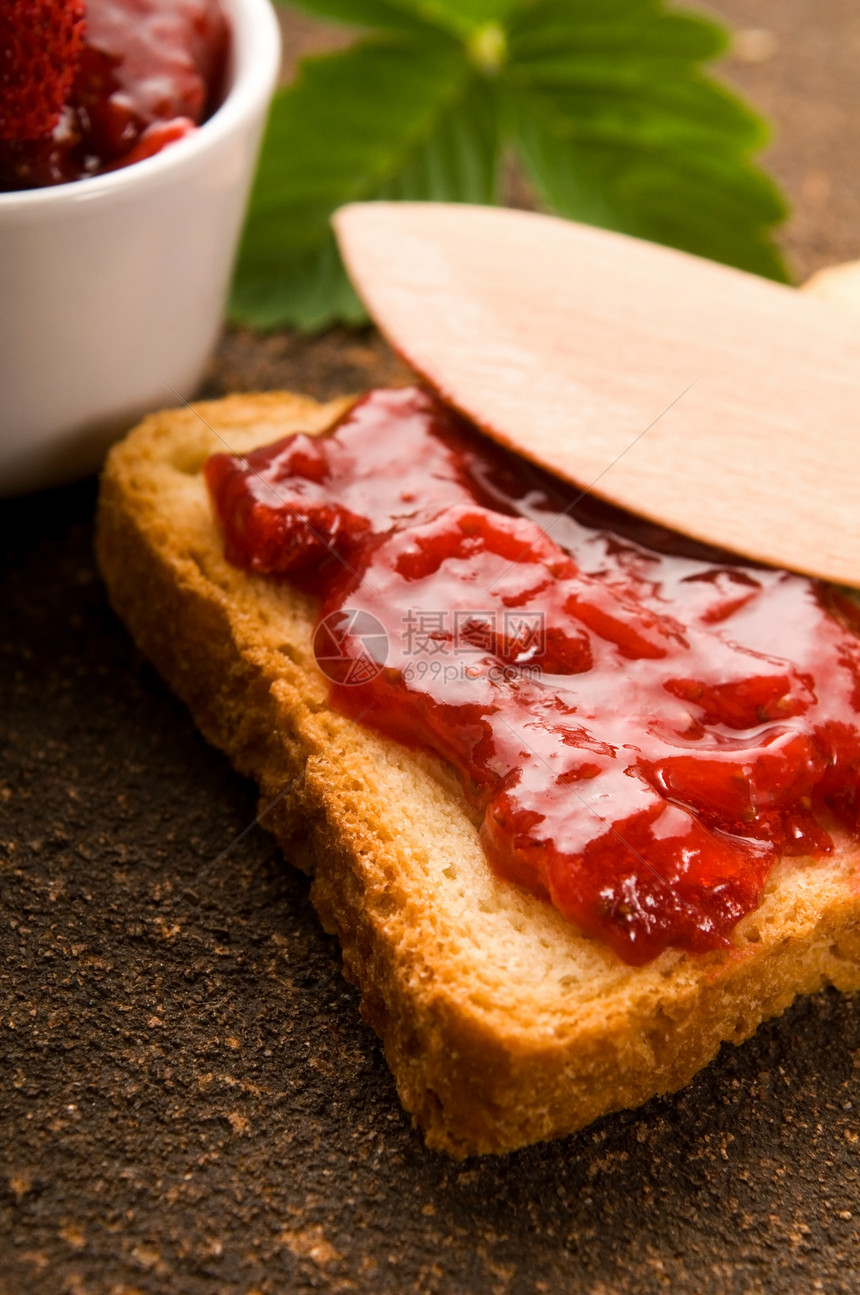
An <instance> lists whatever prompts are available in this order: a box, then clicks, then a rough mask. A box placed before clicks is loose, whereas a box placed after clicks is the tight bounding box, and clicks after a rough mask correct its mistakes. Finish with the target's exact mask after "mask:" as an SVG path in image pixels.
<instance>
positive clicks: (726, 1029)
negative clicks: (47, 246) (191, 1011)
mask: <svg viewBox="0 0 860 1295" xmlns="http://www.w3.org/2000/svg"><path fill="white" fill-rule="evenodd" d="M343 408H344V402H335V403H333V404H329V405H318V404H316V403H314V402H313V401H311V400H306V399H302V398H300V397H298V396H292V395H286V394H269V395H256V396H233V397H229V398H228V399H226V400H222V401H219V402H212V403H209V404H203V405H200V406H197V408H196V411H195V410H192V409H185V410H180V411H172V412H166V413H161V414H156V415H153V416H151V417H150V418H148V419H146V421H145V422H144V423H142V424H141V426H139V427H138V428H137V429H136V430H135V431H133V432H132V433H131V435H130V436H129V437H128V438H127V439H126V440H125V441H124V442H123V443H122V444H120V445H118V446H117V447H116V448H115V449H114V450H113V451H112V453H111V455H110V457H109V459H108V463H107V467H106V469H105V473H104V478H103V482H102V490H101V498H100V505H99V518H98V557H99V561H100V564H101V568H102V571H103V573H104V576H105V579H106V581H107V585H108V589H109V591H110V595H111V599H112V601H113V604H114V606H115V608H116V610H117V612H118V613H119V615H120V616H121V617H122V619H123V620H124V621H125V623H126V624H127V626H128V627H129V629H130V630H131V632H132V634H133V635H134V638H135V639H136V641H137V643H138V644H139V645H140V647H141V649H142V650H143V651H144V653H145V654H146V655H147V656H148V657H149V658H150V660H151V661H152V662H153V663H154V665H155V666H156V668H157V669H158V670H159V671H160V672H161V673H162V675H163V676H164V678H165V679H166V680H167V681H168V683H169V684H170V686H171V687H172V688H173V689H174V690H175V691H176V692H177V693H178V694H179V696H180V697H181V698H183V700H184V701H185V702H186V703H187V704H188V706H189V707H190V708H191V710H192V712H193V714H194V717H195V719H196V721H197V723H198V725H199V726H200V728H201V730H202V731H203V733H204V734H205V735H206V737H207V738H208V739H209V740H210V741H211V742H213V743H215V744H216V745H217V746H219V747H221V748H222V749H223V750H224V751H226V752H227V753H228V755H229V756H230V758H231V759H232V761H233V763H234V764H235V766H236V767H237V769H239V770H240V771H241V772H242V773H243V774H247V775H250V776H252V777H254V778H256V779H257V781H258V783H259V785H260V789H261V793H262V802H261V807H262V808H263V809H264V810H265V817H264V819H263V822H264V825H265V826H266V827H267V828H269V830H270V831H272V832H273V833H274V834H275V836H276V838H277V840H278V842H279V843H280V845H281V846H282V848H283V850H284V852H285V854H286V855H287V857H288V858H289V859H291V860H293V861H295V862H297V863H298V864H299V865H300V866H302V867H304V868H306V869H308V870H309V871H311V872H312V873H313V875H314V883H313V889H312V897H313V901H314V903H315V905H316V908H317V910H318V912H319V914H320V917H321V919H322V922H323V925H324V926H325V928H326V930H328V931H333V932H335V933H336V934H337V935H338V936H339V938H340V941H341V944H342V947H343V958H344V968H345V972H346V975H347V976H348V977H349V979H350V980H352V981H354V982H355V983H356V984H357V985H358V986H359V988H360V990H361V994H362V1011H363V1013H364V1015H365V1017H366V1018H367V1020H368V1021H369V1022H370V1023H371V1024H372V1025H373V1027H374V1028H375V1029H376V1031H377V1032H378V1034H379V1035H380V1037H381V1039H382V1041H383V1044H384V1047H385V1054H386V1057H387V1059H388V1063H389V1065H390V1066H391V1069H392V1071H393V1074H394V1077H395V1080H396V1082H397V1088H398V1091H399V1093H400V1097H401V1100H402V1101H403V1104H404V1106H405V1107H406V1108H407V1110H409V1111H410V1112H411V1113H412V1115H413V1117H414V1119H415V1121H416V1122H417V1123H418V1124H419V1125H420V1126H421V1128H422V1129H423V1130H424V1131H425V1134H426V1139H427V1143H428V1145H429V1146H431V1147H436V1148H442V1149H444V1150H446V1151H448V1152H450V1153H451V1154H452V1155H454V1156H458V1157H459V1156H464V1155H468V1154H470V1153H473V1152H503V1151H508V1150H512V1149H514V1148H516V1147H520V1146H523V1145H525V1144H527V1143H530V1142H535V1141H539V1140H541V1139H544V1138H550V1137H555V1136H558V1135H560V1134H564V1133H568V1132H571V1131H573V1130H575V1129H578V1128H581V1127H582V1126H583V1125H585V1124H587V1123H589V1121H591V1120H593V1119H595V1118H596V1117H597V1116H599V1115H602V1114H604V1113H605V1112H607V1111H611V1110H615V1109H618V1108H621V1107H629V1106H634V1105H636V1104H638V1103H640V1102H643V1101H645V1100H646V1099H647V1098H648V1097H651V1096H652V1095H654V1094H656V1093H661V1092H667V1091H670V1090H672V1089H675V1088H678V1087H680V1086H681V1085H683V1084H684V1083H686V1082H687V1081H688V1080H689V1079H690V1078H691V1077H692V1076H693V1075H694V1074H695V1072H696V1071H697V1070H698V1069H699V1068H700V1067H702V1066H703V1065H705V1064H706V1062H708V1061H709V1060H710V1059H711V1058H712V1057H713V1056H714V1054H715V1053H716V1051H717V1049H718V1048H719V1045H720V1043H721V1042H724V1041H729V1042H733V1043H739V1042H740V1041H741V1040H743V1039H745V1038H747V1037H748V1035H750V1034H751V1033H752V1032H753V1031H754V1030H755V1028H756V1026H757V1025H758V1024H759V1023H760V1022H761V1021H762V1020H764V1019H765V1018H767V1017H769V1016H773V1015H774V1014H776V1013H778V1012H781V1011H782V1010H783V1009H784V1008H785V1007H786V1006H787V1005H788V1004H789V1003H790V1002H791V1000H792V999H793V998H794V996H795V995H796V994H798V993H804V992H809V991H812V990H816V989H819V988H820V987H822V986H823V985H826V984H831V983H832V984H834V985H836V986H838V987H839V988H842V989H852V988H857V987H860V922H858V917H860V884H858V869H860V851H858V849H857V847H856V846H855V845H853V844H852V843H850V842H848V841H847V840H846V839H845V838H841V839H839V840H838V842H837V847H836V850H835V853H834V854H833V855H831V856H830V857H829V858H826V859H824V860H821V861H817V862H809V861H804V860H798V859H791V860H784V861H783V862H782V863H780V864H779V865H778V866H777V868H776V869H775V870H774V872H773V874H772V876H771V879H770V881H769V883H768V886H767V890H766V893H765V896H764V900H763V903H762V904H761V906H760V907H759V908H758V909H757V910H756V911H755V912H753V913H751V914H750V915H749V916H748V917H746V918H745V919H744V920H743V921H742V922H741V923H740V925H739V926H738V927H737V928H736V934H735V944H736V947H735V948H734V949H732V950H729V951H719V952H713V953H707V954H698V955H692V954H685V953H681V952H677V951H671V950H670V951H667V952H665V953H663V954H661V955H660V957H658V958H657V959H656V960H655V961H653V962H651V963H649V964H647V965H646V966H644V967H637V968H634V967H630V966H627V965H626V964H625V963H623V962H621V961H620V960H619V959H618V958H617V956H616V955H615V954H613V953H612V952H611V951H610V950H609V949H608V948H606V947H605V946H603V945H602V944H601V943H599V942H598V941H596V940H594V939H590V938H588V937H586V936H584V935H582V934H581V933H580V932H579V931H578V930H577V929H576V928H575V927H573V926H572V925H571V924H570V923H568V922H567V921H565V920H564V918H562V917H561V916H560V914H559V913H558V912H557V911H556V910H555V909H553V908H551V907H550V906H549V905H548V904H545V903H543V902H541V901H540V900H538V899H536V898H534V897H533V896H532V895H531V894H529V893H526V892H525V891H523V890H520V889H518V888H517V887H515V886H513V885H511V884H509V883H506V882H502V881H498V880H496V878H495V877H494V876H493V874H492V873H491V872H490V869H489V867H488V865H487V862H486V860H485V857H484V854H483V851H482V849H481V846H480V844H479V841H478V834H477V830H476V827H475V823H474V819H473V817H472V815H471V812H470V810H469V809H468V808H467V806H466V802H465V800H464V798H463V796H462V794H461V792H460V790H459V785H458V782H457V780H456V778H455V777H454V775H453V774H452V773H451V771H450V770H449V769H448V768H447V767H446V766H445V765H444V764H443V763H442V762H440V761H438V760H436V759H435V758H433V757H431V756H429V755H421V754H416V753H415V752H413V751H408V750H406V749H404V748H403V747H401V746H399V745H398V744H397V743H395V742H392V741H389V740H386V739H384V738H382V737H379V736H376V735H375V734H374V733H372V732H370V731H368V730H364V729H363V728H362V727H361V726H360V725H356V724H355V723H352V722H350V721H349V720H347V719H345V718H343V717H342V716H340V715H338V714H336V713H335V712H333V711H332V710H331V709H330V708H329V706H328V704H327V685H326V681H325V679H324V678H323V677H322V675H321V674H320V672H319V671H318V669H317V667H316V664H315V661H314V657H313V652H312V648H311V635H312V630H313V626H314V617H315V606H314V603H313V600H312V599H311V598H309V597H307V596H306V595H304V594H301V593H298V592H297V591H295V590H294V589H293V588H291V587H290V586H289V585H288V584H286V583H281V582H278V581H274V580H271V579H267V578H263V577H256V576H251V575H247V574H245V573H243V572H240V571H238V570H237V569H235V568H234V567H231V566H230V565H229V564H228V563H227V562H226V561H225V559H224V557H223V553H222V542H221V536H220V534H219V532H218V529H217V527H216V524H215V521H214V517H213V512H212V509H211V506H210V503H209V499H208V496H207V492H206V488H205V485H204V481H203V477H202V475H201V468H202V466H203V464H204V462H205V461H206V459H207V458H208V457H209V455H210V454H212V453H214V452H215V451H218V450H223V449H224V447H225V443H226V444H227V445H228V446H229V447H230V448H231V449H233V450H235V451H236V452H239V453H243V452H246V451H248V450H250V449H252V448H254V447H256V446H258V445H264V444H266V443H268V442H271V441H274V440H276V439H278V438H279V437H281V436H284V435H286V434H287V433H289V432H293V431H299V430H302V431H308V432H317V431H320V430H322V429H323V428H325V427H326V426H327V425H328V424H329V423H330V422H331V421H332V420H333V419H334V418H335V416H336V415H337V414H338V413H339V412H341V410H342V409H343Z"/></svg>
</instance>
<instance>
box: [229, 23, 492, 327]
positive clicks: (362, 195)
mask: <svg viewBox="0 0 860 1295" xmlns="http://www.w3.org/2000/svg"><path fill="white" fill-rule="evenodd" d="M369 87H372V93H368V88H369ZM497 118H498V112H497V109H496V106H495V104H494V102H493V98H492V91H491V88H490V87H489V86H488V85H487V84H486V83H483V82H481V81H480V80H479V78H478V76H477V75H476V73H475V71H474V69H473V68H472V66H471V64H470V63H469V61H468V59H467V58H466V56H465V53H464V52H463V50H462V49H461V48H458V47H457V46H456V45H455V44H453V42H446V41H444V40H443V41H439V42H437V43H435V44H433V45H430V44H429V43H427V42H425V43H424V44H422V46H421V47H420V48H415V47H414V46H413V45H410V44H408V43H404V42H403V41H400V42H395V41H390V42H387V43H386V42H383V41H367V42H363V43H362V44H360V45H356V46H353V47H352V48H351V49H349V50H347V51H346V52H345V53H342V54H338V55H335V56H333V57H327V58H320V59H312V60H308V61H307V62H305V63H304V65H303V67H302V72H301V75H300V77H299V79H298V81H297V82H296V83H295V85H293V86H291V87H289V88H288V89H287V90H285V91H282V92H281V94H280V95H279V96H278V97H277V98H276V100H275V103H274V105H273V110H272V117H271V121H270V124H269V130H268V134H267V137H266V143H265V147H264V150H263V155H262V159H261V164H260V170H259V173H258V176H257V183H256V188H255V192H254V196H253V200H252V205H251V214H250V218H249V221H248V224H247V227H246V231H245V237H244V242H243V246H242V251H241V256H240V262H239V273H238V276H237V280H236V287H235V292H234V298H233V315H234V318H236V319H238V320H241V321H244V322H247V323H251V324H255V325H257V326H258V327H262V328H272V327H278V326H281V325H285V324H291V325H293V326H295V327H297V328H301V329H305V330H310V331H313V330H316V329H320V328H323V327H325V326H326V325H328V324H330V323H332V322H333V321H334V320H336V319H343V320H346V321H347V322H350V323H355V322H359V321H360V320H362V319H363V318H364V317H365V316H364V314H363V311H362V309H361V307H360V305H359V303H358V300H357V298H356V297H355V294H354V293H353V290H352V288H351V287H350V285H349V282H348V280H347V278H346V275H345V273H344V271H343V269H342V268H341V266H340V261H339V258H338V254H337V251H336V249H335V244H334V240H333V237H332V234H331V229H330V225H329V218H330V216H331V213H332V211H334V209H335V208H336V207H339V206H341V205H342V204H343V203H345V202H351V201H356V200H362V199H365V200H366V199H372V198H414V199H430V198H441V199H444V200H446V201H451V202H456V201H462V202H478V203H486V202H491V201H492V199H493V196H494V192H495V187H496V171H497V157H498V139H497V134H496V122H497Z"/></svg>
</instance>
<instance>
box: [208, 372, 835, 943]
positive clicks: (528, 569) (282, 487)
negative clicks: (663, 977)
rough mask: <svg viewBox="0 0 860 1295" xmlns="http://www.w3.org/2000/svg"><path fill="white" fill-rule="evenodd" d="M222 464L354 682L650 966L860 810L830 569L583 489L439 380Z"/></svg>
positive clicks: (528, 857)
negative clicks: (763, 555) (701, 534)
mask: <svg viewBox="0 0 860 1295" xmlns="http://www.w3.org/2000/svg"><path fill="white" fill-rule="evenodd" d="M206 476H207V481H208V484H209V489H210V492H211V495H212V498H213V501H214V504H215V508H216V511H217V514H218V517H219V519H220V522H221V525H222V527H223V530H224V535H225V544H226V554H227V557H228V558H229V560H230V561H231V562H233V563H235V564H237V565H239V566H241V567H244V568H247V569H250V570H253V571H258V572H264V573H268V574H271V575H274V576H280V577H288V578H289V579H290V580H292V581H294V582H296V583H298V584H300V585H302V586H303V587H305V588H306V589H308V590H311V591H313V592H314V593H317V594H318V595H319V596H320V597H321V601H322V606H321V610H320V621H319V627H318V630H317V634H316V638H315V649H316V652H317V659H318V661H319V662H320V665H321V668H322V669H323V671H324V672H325V673H326V674H327V675H328V677H329V678H330V680H331V681H332V684H331V691H332V701H333V704H334V705H335V706H336V707H337V708H338V709H340V710H341V711H343V712H345V713H346V714H347V715H350V716H353V717H356V718H357V717H359V716H360V717H361V722H362V723H364V724H369V725H373V726H374V727H375V728H377V729H379V730H381V731H382V732H384V733H386V734H389V735H391V736H393V737H395V738H397V739H399V740H401V741H403V742H405V743H408V744H411V745H413V746H421V747H427V748H430V749H432V750H433V751H435V752H437V753H439V754H440V755H441V756H443V757H444V758H445V759H446V760H448V761H450V762H451V763H452V764H453V765H454V766H455V767H456V768H457V770H458V771H459V773H460V775H461V778H462V784H463V789H464V792H465V794H466V796H467V797H468V798H469V800H470V801H471V802H472V804H473V805H475V806H476V807H478V808H479V810H480V811H482V812H483V827H482V830H481V836H482V840H483V844H484V847H485V850H486V853H487V855H488V857H489V859H490V862H491V864H492V866H493V868H494V869H495V870H496V872H497V873H498V874H499V875H501V876H502V877H505V878H508V879H510V880H511V881H514V882H517V883H519V884H520V885H523V886H526V887H528V889H530V890H531V891H533V892H534V893H536V894H538V895H540V896H542V897H544V898H546V899H549V900H551V901H552V903H554V904H555V905H556V906H557V907H558V908H559V909H560V910H561V912H562V913H563V914H565V915H566V916H567V917H568V918H569V919H570V920H571V921H573V922H575V923H576V924H577V925H578V926H579V927H581V928H582V929H584V930H585V931H587V932H589V933H591V934H593V935H595V936H598V937H600V938H601V939H603V940H605V941H606V942H607V943H608V944H609V945H611V947H612V948H613V949H615V950H616V952H617V953H618V954H619V955H620V956H621V957H622V958H623V959H625V960H626V961H627V962H630V963H636V964H638V963H643V962H646V961H647V960H649V959H651V958H653V957H655V956H656V955H657V954H658V953H660V952H661V951H662V950H663V949H665V948H667V947H670V946H674V947H678V948H682V949H688V950H706V949H713V948H719V947H721V946H725V945H727V944H728V943H729V942H730V934H731V931H732V928H733V927H734V925H735V923H736V922H737V921H738V920H739V919H740V918H741V917H742V916H743V915H744V914H745V913H748V912H750V911H751V910H752V909H754V908H755V907H756V905H757V904H758V902H759V900H760V897H761V893H762V888H763V885H764V882H765V880H766V878H767V875H768V872H769V870H770V868H771V866H772V865H773V863H774V862H775V860H776V858H777V857H778V856H779V855H782V854H785V855H811V856H820V855H822V854H826V853H827V852H829V851H830V849H831V848H832V843H831V836H830V830H831V829H832V828H834V827H835V826H837V825H838V826H841V827H844V828H846V829H847V830H848V831H849V832H851V833H855V834H856V833H857V831H858V814H860V807H858V796H857V782H858V772H860V720H858V710H860V640H858V638H857V637H856V633H857V632H860V612H858V609H856V608H855V606H854V605H853V604H852V603H850V602H848V601H847V600H845V599H842V598H841V597H840V596H839V595H837V594H836V593H835V592H833V591H832V590H830V589H829V588H827V587H826V586H822V585H820V584H818V583H816V582H814V581H811V580H808V579H805V578H803V577H800V576H796V575H791V574H789V573H787V572H784V571H775V570H770V569H757V568H755V567H751V566H741V565H739V564H737V563H736V562H734V561H733V560H731V559H727V558H726V557H725V556H724V555H719V554H714V553H711V552H710V551H708V550H704V549H697V547H696V546H695V545H692V544H689V543H687V542H686V541H682V540H679V538H678V537H673V536H670V535H669V534H668V533H666V532H661V531H660V530H658V529H657V528H654V527H648V526H647V525H646V524H645V523H638V522H636V521H635V520H634V519H632V518H629V517H627V516H626V515H625V514H622V513H619V512H616V511H615V510H613V509H609V508H608V507H606V506H603V505H600V504H598V503H596V502H595V501H592V500H588V499H585V500H582V501H580V502H579V503H577V504H574V503H573V501H574V500H575V499H576V494H575V492H574V491H573V490H572V489H568V488H567V487H565V486H564V485H562V484H561V483H559V482H557V481H555V480H554V479H553V478H551V477H549V476H546V475H544V474H543V473H541V472H539V471H538V470H537V469H533V468H531V467H530V466H529V465H528V464H526V463H525V462H523V461H522V460H520V459H518V458H516V457H514V456H511V455H508V454H506V453H504V452H503V451H501V450H499V449H497V448H496V447H494V446H493V445H491V444H490V443H488V442H487V441H485V440H484V439H482V438H479V437H478V436H477V435H476V434H475V433H474V432H473V431H472V430H471V429H470V428H469V427H468V425H466V424H465V423H463V422H461V421H460V420H459V419H457V418H456V417H455V416H454V415H452V414H451V413H450V412H448V411H447V410H446V409H445V408H444V407H443V406H441V405H440V404H439V403H438V402H437V401H436V400H435V399H434V398H433V397H432V396H431V395H429V394H428V393H426V392H424V391H422V390H419V389H407V390H405V391H388V392H386V391H382V392H372V393H371V394H370V395H368V396H367V397H365V398H364V399H363V400H362V401H360V402H359V403H358V404H357V405H355V406H354V408H353V409H352V410H351V411H350V413H349V414H348V415H347V416H346V417H345V418H344V419H343V420H342V421H341V422H340V424H339V425H338V426H337V428H336V429H335V430H334V431H333V432H332V433H330V434H327V435H325V436H323V437H308V436H302V435H298V436H293V437H289V438H287V439H286V440H284V441H281V442H279V443H278V444H276V445H272V446H269V447H267V448H265V449H260V450H257V451H255V452H254V453H252V454H250V455H248V456H247V459H237V458H232V457H230V456H228V455H223V454H219V455H216V456H215V457H214V458H213V459H211V460H210V461H209V463H208V464H207V467H206ZM661 550H662V551H661ZM667 550H669V551H667ZM672 550H674V551H672ZM682 550H683V551H682Z"/></svg>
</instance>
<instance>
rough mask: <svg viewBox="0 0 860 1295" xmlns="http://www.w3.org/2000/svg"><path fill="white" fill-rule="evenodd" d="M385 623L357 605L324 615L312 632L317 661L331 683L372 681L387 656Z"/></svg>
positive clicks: (381, 668) (346, 683) (352, 685)
mask: <svg viewBox="0 0 860 1295" xmlns="http://www.w3.org/2000/svg"><path fill="white" fill-rule="evenodd" d="M388 648H389V643H388V634H387V633H386V630H385V626H384V625H383V624H382V622H381V621H379V620H377V618H376V617H375V616H373V615H372V614H371V613H370V612H366V611H363V610H362V609H361V608H360V607H345V608H344V609H343V610H342V611H339V612H329V614H328V616H325V617H323V619H322V620H321V621H320V623H319V625H318V626H317V628H316V633H315V634H314V656H315V657H316V659H317V665H318V666H319V668H320V670H322V672H323V674H324V675H325V677H326V678H327V679H330V680H331V682H332V683H338V684H345V685H346V686H347V687H355V686H356V685H357V684H363V683H371V682H372V681H373V680H374V679H375V678H376V676H377V675H378V674H380V672H381V671H382V670H383V668H384V667H385V662H386V660H387V659H388Z"/></svg>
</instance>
